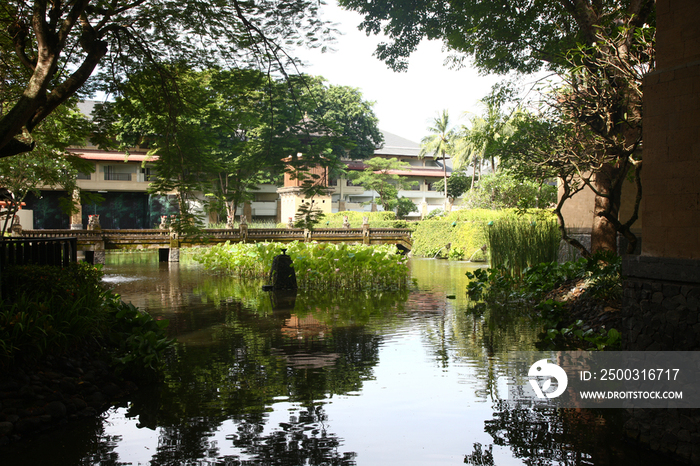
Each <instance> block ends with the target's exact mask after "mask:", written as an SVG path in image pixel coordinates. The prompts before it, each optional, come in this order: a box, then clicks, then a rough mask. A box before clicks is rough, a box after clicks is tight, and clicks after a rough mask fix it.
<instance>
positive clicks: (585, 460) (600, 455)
mask: <svg viewBox="0 0 700 466" xmlns="http://www.w3.org/2000/svg"><path fill="white" fill-rule="evenodd" d="M493 408H494V413H493V419H492V420H487V421H485V423H484V424H485V426H484V430H485V432H486V433H488V434H490V435H491V437H492V438H493V440H494V442H493V444H492V445H488V446H486V448H484V447H483V445H481V444H480V443H475V444H474V445H473V451H472V453H471V454H468V455H466V456H465V458H464V462H465V463H466V464H472V465H478V466H493V465H494V456H493V445H497V446H501V447H508V448H510V450H511V452H512V454H513V456H514V457H516V458H520V459H522V460H523V462H524V463H525V464H527V465H537V466H540V465H541V466H544V465H567V466H568V465H577V466H578V465H619V464H636V465H655V466H656V465H675V464H676V463H675V462H673V461H671V460H669V459H668V458H664V457H662V456H660V455H657V454H654V453H652V452H650V451H647V450H645V449H640V448H639V446H638V445H635V444H632V443H627V442H625V439H624V438H623V436H622V431H623V430H622V428H621V424H622V422H623V416H624V410H621V409H620V410H615V409H599V410H593V409H580V408H567V409H561V408H560V409H557V408H545V407H534V408H529V407H522V406H516V405H513V404H510V403H509V402H508V401H498V402H496V403H494V405H493Z"/></svg>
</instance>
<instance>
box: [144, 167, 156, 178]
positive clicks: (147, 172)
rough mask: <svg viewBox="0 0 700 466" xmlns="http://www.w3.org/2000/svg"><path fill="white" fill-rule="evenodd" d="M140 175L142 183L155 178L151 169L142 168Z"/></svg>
mask: <svg viewBox="0 0 700 466" xmlns="http://www.w3.org/2000/svg"><path fill="white" fill-rule="evenodd" d="M141 173H143V181H153V180H155V178H156V171H155V170H154V169H153V168H151V167H146V168H142V169H141Z"/></svg>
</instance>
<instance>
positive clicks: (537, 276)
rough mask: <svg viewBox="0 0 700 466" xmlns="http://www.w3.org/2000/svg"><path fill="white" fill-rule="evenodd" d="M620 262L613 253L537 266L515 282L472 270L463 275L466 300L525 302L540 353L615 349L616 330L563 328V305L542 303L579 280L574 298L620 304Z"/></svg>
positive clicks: (496, 272) (504, 273)
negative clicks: (537, 329)
mask: <svg viewBox="0 0 700 466" xmlns="http://www.w3.org/2000/svg"><path fill="white" fill-rule="evenodd" d="M621 262H622V260H621V258H620V257H619V256H617V255H616V254H611V253H607V252H601V253H597V254H594V255H593V256H592V257H590V258H581V259H579V260H577V261H571V262H565V263H563V264H557V263H555V262H550V263H541V264H538V265H536V266H534V267H531V268H527V269H525V270H524V271H523V274H522V276H520V277H514V276H513V275H512V274H511V273H510V272H509V271H508V270H507V269H505V268H504V267H498V268H489V269H477V270H475V271H474V272H467V274H466V275H467V277H468V278H469V279H470V282H469V284H468V285H467V296H469V298H470V299H471V300H473V301H481V300H483V301H486V302H487V303H489V304H500V305H506V306H508V305H512V304H515V303H525V304H526V305H527V306H528V307H529V308H530V309H532V310H534V311H535V312H537V315H538V317H539V319H540V322H541V324H542V327H543V329H544V331H543V332H542V334H541V335H540V342H539V343H538V347H540V348H541V349H571V348H584V349H597V350H603V349H605V348H607V349H615V348H618V347H619V344H620V337H621V335H620V333H619V331H617V330H616V329H608V330H607V331H604V330H601V331H600V332H599V333H596V332H595V331H594V330H593V329H590V328H586V324H585V323H584V322H582V321H580V320H579V321H576V322H573V323H571V324H568V325H565V324H564V323H565V322H567V321H568V317H569V316H568V312H567V308H566V303H564V302H559V301H555V300H552V299H547V300H542V298H543V297H544V296H545V295H546V294H547V293H549V292H550V291H552V290H554V289H556V288H557V287H559V286H560V285H562V284H564V283H566V282H570V281H572V280H581V279H583V280H584V292H583V294H582V295H581V296H580V297H579V299H594V300H603V301H619V299H620V298H621V294H622V293H621V292H622V285H621V281H622V280H621V276H620V267H621ZM584 329H585V330H584Z"/></svg>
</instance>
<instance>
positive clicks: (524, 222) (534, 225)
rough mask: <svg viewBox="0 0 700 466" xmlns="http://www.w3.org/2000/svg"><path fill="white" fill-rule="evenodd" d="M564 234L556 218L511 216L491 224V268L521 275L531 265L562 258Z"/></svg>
mask: <svg viewBox="0 0 700 466" xmlns="http://www.w3.org/2000/svg"><path fill="white" fill-rule="evenodd" d="M560 243H561V233H560V231H559V227H558V225H557V221H556V219H555V218H550V217H545V216H542V215H540V216H520V215H509V216H505V217H503V218H500V219H498V220H497V221H495V222H493V223H492V224H490V225H489V226H488V227H487V244H488V249H489V253H490V259H491V267H492V268H499V267H504V268H506V269H507V270H509V271H510V273H511V274H513V275H514V276H520V275H521V274H522V272H523V271H524V270H525V269H526V268H527V267H532V266H534V265H537V264H540V263H542V262H556V261H557V259H558V258H559V247H560Z"/></svg>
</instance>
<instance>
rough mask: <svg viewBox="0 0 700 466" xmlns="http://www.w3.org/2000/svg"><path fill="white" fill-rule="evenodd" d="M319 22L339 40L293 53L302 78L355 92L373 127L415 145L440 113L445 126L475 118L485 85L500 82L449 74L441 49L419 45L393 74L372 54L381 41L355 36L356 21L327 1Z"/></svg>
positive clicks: (469, 72)
mask: <svg viewBox="0 0 700 466" xmlns="http://www.w3.org/2000/svg"><path fill="white" fill-rule="evenodd" d="M327 3H328V5H326V6H324V7H323V9H322V12H321V17H322V18H323V19H325V20H329V21H332V22H335V23H338V24H337V25H336V29H338V30H340V31H341V32H342V33H343V35H342V36H339V37H338V41H337V42H336V43H335V44H333V45H332V46H331V47H332V48H333V49H334V50H335V51H329V52H326V53H321V51H320V50H299V51H297V55H298V56H299V57H300V58H302V59H303V60H304V61H306V62H307V63H308V64H309V65H310V66H308V67H306V68H304V69H303V70H302V71H304V72H305V73H307V74H312V75H320V76H323V77H324V78H326V79H327V80H328V82H329V83H330V84H336V85H344V86H351V87H355V88H358V89H359V90H360V91H361V92H362V95H363V98H364V100H366V101H373V102H375V104H374V107H373V108H374V113H375V114H376V116H377V118H379V125H378V126H379V128H380V129H382V130H384V131H388V132H390V133H394V134H397V135H399V136H401V137H404V138H406V139H409V140H411V141H414V142H417V143H419V142H420V141H421V139H422V138H423V137H425V136H427V135H429V134H430V132H429V131H428V128H429V127H430V126H432V125H431V123H432V121H433V120H434V119H435V118H436V117H438V115H439V114H440V113H441V112H442V110H447V111H448V112H449V116H450V121H452V122H454V123H455V124H460V123H466V122H467V120H466V119H465V118H464V117H463V115H464V113H465V112H470V114H471V115H474V114H476V115H481V113H482V111H483V107H481V106H480V104H479V103H478V101H479V99H481V98H483V97H484V96H486V95H487V94H488V93H489V91H490V90H491V86H492V85H493V84H495V83H497V82H499V81H501V80H502V77H498V76H480V75H479V74H478V73H477V71H476V70H474V69H471V68H468V67H465V68H462V69H460V70H452V69H450V68H449V67H447V66H445V65H444V62H445V59H446V58H447V56H448V54H447V53H444V52H442V44H441V43H440V42H435V41H423V42H422V43H421V44H420V46H419V48H418V50H417V51H416V52H414V54H413V55H411V57H410V59H409V66H408V71H407V72H404V73H395V72H393V71H391V70H390V69H389V68H388V67H387V66H386V65H385V64H384V63H383V62H381V61H380V60H379V59H377V58H376V57H374V56H373V55H372V54H373V53H374V50H375V48H376V44H377V43H379V42H382V36H371V37H367V35H366V34H365V33H364V32H362V31H359V30H358V29H357V26H358V25H359V24H360V22H361V21H362V16H361V15H359V14H358V13H355V12H353V11H345V10H342V9H341V8H340V7H338V6H337V2H336V1H335V0H327Z"/></svg>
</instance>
